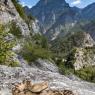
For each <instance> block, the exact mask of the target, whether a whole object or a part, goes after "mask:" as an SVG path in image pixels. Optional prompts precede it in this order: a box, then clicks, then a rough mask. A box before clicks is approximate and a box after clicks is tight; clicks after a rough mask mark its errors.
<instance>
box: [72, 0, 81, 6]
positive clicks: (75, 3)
mask: <svg viewBox="0 0 95 95" xmlns="http://www.w3.org/2000/svg"><path fill="white" fill-rule="evenodd" d="M80 3H81V0H75V1H74V2H72V3H71V4H72V5H78V4H80Z"/></svg>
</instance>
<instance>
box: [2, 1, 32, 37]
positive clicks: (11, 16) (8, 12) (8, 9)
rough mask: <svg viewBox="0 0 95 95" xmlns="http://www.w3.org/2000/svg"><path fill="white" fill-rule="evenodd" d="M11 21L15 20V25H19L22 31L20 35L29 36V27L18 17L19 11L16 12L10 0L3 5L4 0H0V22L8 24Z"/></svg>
mask: <svg viewBox="0 0 95 95" xmlns="http://www.w3.org/2000/svg"><path fill="white" fill-rule="evenodd" d="M11 21H14V22H16V24H17V26H19V27H20V29H21V31H22V35H24V36H29V34H30V31H29V28H28V26H27V24H26V23H25V21H24V20H23V19H22V18H21V17H20V15H19V13H18V12H17V10H16V8H15V6H14V5H13V3H12V2H11V0H8V5H5V4H4V0H1V1H0V23H2V24H8V23H9V22H11Z"/></svg>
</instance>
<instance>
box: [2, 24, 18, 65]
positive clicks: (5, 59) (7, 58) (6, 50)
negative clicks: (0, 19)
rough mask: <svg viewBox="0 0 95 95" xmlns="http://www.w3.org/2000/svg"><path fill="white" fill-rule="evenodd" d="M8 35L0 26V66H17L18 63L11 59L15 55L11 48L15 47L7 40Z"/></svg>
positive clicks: (12, 42) (13, 42) (11, 41)
mask: <svg viewBox="0 0 95 95" xmlns="http://www.w3.org/2000/svg"><path fill="white" fill-rule="evenodd" d="M8 36H9V33H8V32H7V31H5V28H4V26H2V25H0V65H7V66H17V65H18V63H17V62H16V61H15V60H14V59H13V56H15V54H14V53H13V52H12V50H11V49H12V48H13V47H14V45H15V41H14V40H9V38H8Z"/></svg>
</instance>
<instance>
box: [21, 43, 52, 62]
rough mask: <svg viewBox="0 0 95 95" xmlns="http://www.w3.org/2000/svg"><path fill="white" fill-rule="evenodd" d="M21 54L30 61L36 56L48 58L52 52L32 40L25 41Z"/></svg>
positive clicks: (36, 57)
mask: <svg viewBox="0 0 95 95" xmlns="http://www.w3.org/2000/svg"><path fill="white" fill-rule="evenodd" d="M21 54H22V56H23V57H24V58H25V59H26V60H27V61H28V62H32V61H35V60H36V59H38V58H42V59H50V58H52V53H51V52H50V51H48V50H46V49H45V48H42V47H39V46H38V45H36V44H33V43H32V42H26V43H25V45H24V47H23V49H22V51H21Z"/></svg>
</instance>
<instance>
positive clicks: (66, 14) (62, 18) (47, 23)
mask: <svg viewBox="0 0 95 95" xmlns="http://www.w3.org/2000/svg"><path fill="white" fill-rule="evenodd" d="M94 8H95V3H93V4H91V5H89V6H87V7H85V8H83V9H79V8H77V7H70V6H69V4H68V3H66V1H65V0H60V1H59V0H48V1H45V0H40V1H39V2H38V3H37V5H35V6H34V7H33V8H31V9H29V8H28V7H26V8H25V11H26V13H28V14H31V13H32V14H33V15H34V16H35V17H36V18H37V19H38V20H39V21H40V23H41V25H42V26H43V27H44V28H45V31H44V33H45V35H46V37H48V39H49V40H50V39H51V40H54V39H55V38H56V37H58V35H65V34H67V33H68V31H69V30H71V28H72V27H74V26H75V25H76V24H78V23H77V22H80V21H84V24H85V22H87V21H91V20H94V19H95V16H94V14H95V12H94ZM88 14H90V15H88ZM91 34H92V33H91ZM91 36H92V35H91Z"/></svg>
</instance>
